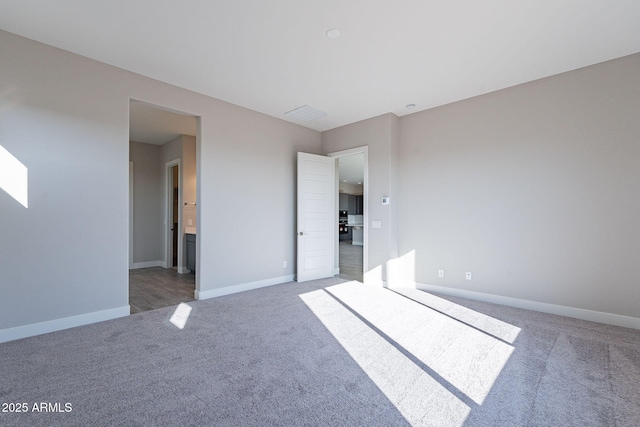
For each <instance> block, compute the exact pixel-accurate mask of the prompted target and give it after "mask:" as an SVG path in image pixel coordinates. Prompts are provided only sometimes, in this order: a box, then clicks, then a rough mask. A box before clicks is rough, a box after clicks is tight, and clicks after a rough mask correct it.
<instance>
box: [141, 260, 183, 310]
mask: <svg viewBox="0 0 640 427" xmlns="http://www.w3.org/2000/svg"><path fill="white" fill-rule="evenodd" d="M195 286H196V277H195V275H194V274H192V273H189V274H178V272H177V271H176V270H174V269H173V268H162V267H151V268H140V269H135V270H129V305H130V306H131V314H134V313H141V312H143V311H149V310H155V309H158V308H163V307H169V306H172V305H177V304H180V303H181V302H189V301H194V300H195V299H194V297H193V292H194V290H195Z"/></svg>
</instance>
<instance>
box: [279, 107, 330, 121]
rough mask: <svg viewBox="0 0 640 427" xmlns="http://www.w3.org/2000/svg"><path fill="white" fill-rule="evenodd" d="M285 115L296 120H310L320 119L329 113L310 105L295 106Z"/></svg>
mask: <svg viewBox="0 0 640 427" xmlns="http://www.w3.org/2000/svg"><path fill="white" fill-rule="evenodd" d="M284 115H285V116H287V117H290V118H292V119H296V120H302V121H303V122H310V121H311V120H315V119H319V118H321V117H324V116H326V115H327V113H325V112H324V111H320V110H316V109H315V108H313V107H310V106H308V105H303V106H302V107H298V108H294V109H293V110H291V111H287V112H286V113H284Z"/></svg>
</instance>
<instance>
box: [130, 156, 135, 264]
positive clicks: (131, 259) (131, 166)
mask: <svg viewBox="0 0 640 427" xmlns="http://www.w3.org/2000/svg"><path fill="white" fill-rule="evenodd" d="M133 200H134V199H133V162H132V161H129V269H132V268H133Z"/></svg>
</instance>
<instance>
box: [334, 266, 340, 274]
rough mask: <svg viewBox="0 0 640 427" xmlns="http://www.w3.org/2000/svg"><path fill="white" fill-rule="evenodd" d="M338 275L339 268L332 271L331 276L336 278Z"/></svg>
mask: <svg viewBox="0 0 640 427" xmlns="http://www.w3.org/2000/svg"><path fill="white" fill-rule="evenodd" d="M338 274H340V267H338V268H334V269H333V275H334V276H337V275H338Z"/></svg>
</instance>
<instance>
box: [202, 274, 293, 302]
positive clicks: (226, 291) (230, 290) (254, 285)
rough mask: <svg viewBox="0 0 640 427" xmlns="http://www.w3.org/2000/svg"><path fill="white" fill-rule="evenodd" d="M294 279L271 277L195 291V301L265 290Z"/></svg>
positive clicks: (287, 276) (291, 276)
mask: <svg viewBox="0 0 640 427" xmlns="http://www.w3.org/2000/svg"><path fill="white" fill-rule="evenodd" d="M293 279H294V275H293V274H289V275H286V276H280V277H273V278H271V279H265V280H258V281H257V282H249V283H242V284H239V285H233V286H226V287H224V288H218V289H211V290H208V291H199V290H196V299H197V300H202V299H209V298H215V297H221V296H223V295H230V294H236V293H238V292H244V291H250V290H253V289H258V288H266V287H267V286H273V285H280V284H282V283H287V282H292V281H293Z"/></svg>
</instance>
